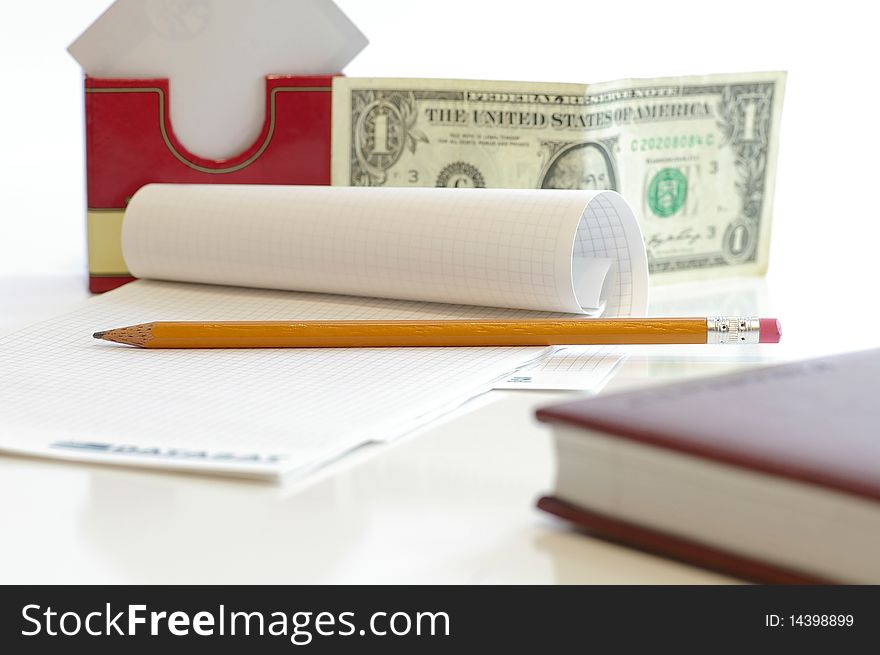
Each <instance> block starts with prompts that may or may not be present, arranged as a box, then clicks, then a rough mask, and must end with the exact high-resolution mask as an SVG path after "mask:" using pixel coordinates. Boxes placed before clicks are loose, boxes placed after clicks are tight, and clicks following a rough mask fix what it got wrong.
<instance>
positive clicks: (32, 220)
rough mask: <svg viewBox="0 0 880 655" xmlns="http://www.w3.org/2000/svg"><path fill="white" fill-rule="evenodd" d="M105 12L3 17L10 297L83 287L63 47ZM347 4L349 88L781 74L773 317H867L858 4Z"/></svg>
mask: <svg viewBox="0 0 880 655" xmlns="http://www.w3.org/2000/svg"><path fill="white" fill-rule="evenodd" d="M108 4H109V3H108V1H107V0H76V1H75V2H71V1H69V0H31V1H28V2H12V1H10V0H3V3H2V9H0V80H2V82H0V84H2V86H0V89H2V91H0V93H2V102H0V130H2V132H0V277H5V278H7V280H8V278H9V276H21V275H24V274H28V275H35V276H40V277H45V276H52V275H56V274H59V275H60V274H65V275H67V276H68V277H70V275H71V274H83V276H84V271H85V238H84V233H85V228H84V215H83V212H84V202H85V201H84V182H83V166H82V163H83V147H82V135H83V123H82V79H81V74H80V71H79V68H78V66H77V64H76V63H75V62H74V61H73V60H72V59H71V58H70V57H69V55H68V54H67V53H66V51H65V48H66V47H67V45H68V44H69V43H70V42H71V41H72V40H73V39H74V38H75V37H76V36H77V35H78V34H79V33H80V32H81V31H82V30H83V29H85V28H86V27H87V26H88V25H89V23H90V22H91V21H92V20H93V19H94V18H95V17H97V16H98V15H99V14H100V12H101V11H103V10H104V8H105V7H106V6H107V5H108ZM339 5H340V6H341V8H342V9H343V10H344V11H346V12H347V13H348V15H349V16H350V17H351V18H352V19H353V20H354V22H355V23H356V24H357V25H358V26H359V27H360V28H361V29H362V30H363V32H364V33H365V34H366V35H367V36H368V37H369V38H370V40H371V44H370V45H369V46H368V47H367V49H366V50H365V51H364V52H363V53H362V54H361V55H360V56H359V57H358V58H357V59H356V60H355V61H354V62H353V63H352V64H351V65H350V66H349V67H348V69H347V70H346V73H348V74H349V75H352V76H371V75H374V76H423V77H463V78H491V79H512V80H541V81H570V82H596V81H605V80H612V79H615V78H620V77H649V76H661V75H683V74H699V73H717V72H736V71H749V70H774V69H784V70H787V71H788V72H789V78H788V87H787V90H786V98H785V105H784V109H783V120H782V133H781V147H780V156H779V174H778V178H777V186H776V198H775V212H774V219H773V220H774V228H773V245H772V249H771V256H770V274H769V278H768V282H769V284H770V287H771V292H772V293H771V310H772V311H774V312H775V313H777V314H779V315H780V316H787V315H793V316H798V317H803V318H805V319H806V318H809V316H808V315H807V314H806V313H805V310H806V309H807V308H814V309H815V312H816V315H825V314H827V313H829V312H833V313H838V312H839V313H841V314H847V315H853V314H857V315H859V316H861V319H860V320H871V319H872V318H873V317H876V316H877V313H876V311H875V310H874V309H873V304H874V299H873V298H874V295H875V294H874V292H873V291H874V290H873V285H874V283H875V282H876V281H877V279H878V276H877V274H876V268H875V261H876V258H877V252H876V251H877V244H878V240H880V223H878V221H880V215H878V214H880V213H878V211H877V206H878V195H880V167H878V165H877V156H878V153H880V118H878V116H880V113H878V108H880V102H878V100H880V93H878V81H877V61H878V60H880V56H878V54H880V52H878V46H877V38H878V37H877V34H876V31H875V29H876V23H875V21H874V20H873V19H872V17H871V16H870V14H869V11H870V10H869V9H868V7H870V5H869V4H868V3H857V2H852V3H847V2H840V1H839V2H835V3H818V2H817V3H809V2H802V3H783V2H777V3H773V2H767V1H766V0H765V1H763V2H747V1H740V2H736V3H733V2H725V3H712V2H706V1H702V2H671V1H669V2H662V3H659V2H637V1H633V0H631V1H629V2H585V1H581V2H577V1H574V0H572V1H568V2H565V1H561V0H554V1H553V2H532V1H530V2H514V1H511V0H507V1H501V0H494V1H483V2H478V1H476V0H444V2H439V3H433V2H432V3H427V2H413V1H408V2H407V1H403V0H399V1H395V0H371V1H370V2H355V1H353V0H340V2H339ZM172 118H173V117H172ZM83 279H84V277H83ZM76 283H77V284H79V281H77V282H76ZM83 284H84V282H83ZM6 288H12V287H9V286H8V285H7V287H6ZM29 288H37V289H39V286H37V287H34V286H31V287H29ZM9 298H10V297H9V295H8V294H6V295H4V296H0V302H2V303H8V302H10V299H9ZM28 302H29V303H31V304H32V305H33V304H35V303H39V298H31V299H29V300H28ZM2 312H3V306H2V305H0V314H2ZM804 336H805V337H806V336H807V335H804ZM864 345H867V344H864Z"/></svg>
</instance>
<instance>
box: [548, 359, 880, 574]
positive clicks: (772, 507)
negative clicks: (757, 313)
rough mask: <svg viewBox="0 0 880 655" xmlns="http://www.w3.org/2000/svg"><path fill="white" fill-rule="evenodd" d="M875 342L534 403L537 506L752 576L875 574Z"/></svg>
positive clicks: (878, 449) (879, 496) (878, 475)
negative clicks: (545, 471)
mask: <svg viewBox="0 0 880 655" xmlns="http://www.w3.org/2000/svg"><path fill="white" fill-rule="evenodd" d="M878 379H880V350H871V351H866V352H858V353H852V354H846V355H839V356H835V357H829V358H823V359H816V360H808V361H804V362H798V363H793V364H786V365H782V366H775V367H769V368H761V369H755V370H750V371H747V372H743V373H736V374H732V375H726V376H721V377H717V378H703V379H699V380H694V381H690V382H683V383H680V384H675V385H668V386H662V387H656V388H648V389H644V390H637V391H633V392H627V393H620V394H616V395H609V396H605V397H598V398H594V399H586V400H582V401H578V402H574V403H569V404H563V405H559V406H556V407H550V408H547V409H542V410H540V411H539V412H538V418H539V419H541V420H543V421H548V422H550V423H551V424H552V426H553V432H554V436H555V443H556V452H557V461H558V472H557V481H556V489H555V491H554V492H553V495H552V496H548V497H546V498H543V499H541V501H540V503H539V506H540V507H541V508H542V509H545V510H547V511H549V512H551V513H553V514H557V515H559V516H562V517H563V518H566V519H568V520H571V521H574V522H575V523H578V524H580V525H582V526H583V527H585V528H587V529H588V530H590V531H593V532H595V533H597V534H599V535H601V536H605V537H607V538H610V539H612V540H614V541H620V542H623V543H628V544H630V545H634V546H636V547H638V548H642V549H646V550H650V551H653V552H656V553H659V554H662V555H666V556H669V557H673V558H677V559H682V560H685V561H689V562H692V563H695V564H698V565H701V566H706V567H709V568H713V569H716V570H719V571H722V572H726V573H729V574H732V575H736V576H740V577H744V578H747V579H751V580H756V581H761V582H776V583H782V582H828V581H832V582H847V583H872V584H877V583H878V582H880V559H878V557H877V553H878V552H880V468H878V462H880V427H878V424H880V422H878V416H880V415H878V412H877V402H876V397H875V396H876V393H875V389H876V382H877V380H878Z"/></svg>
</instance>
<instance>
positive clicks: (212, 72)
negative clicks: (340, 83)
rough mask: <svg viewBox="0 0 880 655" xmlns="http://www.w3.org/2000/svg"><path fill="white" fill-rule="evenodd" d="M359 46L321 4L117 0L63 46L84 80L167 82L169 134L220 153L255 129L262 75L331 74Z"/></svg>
mask: <svg viewBox="0 0 880 655" xmlns="http://www.w3.org/2000/svg"><path fill="white" fill-rule="evenodd" d="M366 45H367V39H366V37H365V36H364V35H363V34H362V33H361V32H360V31H359V30H358V29H357V27H356V26H355V25H354V23H352V22H351V21H350V20H349V19H348V18H347V17H346V16H345V14H343V13H342V12H341V11H340V10H339V8H338V7H337V6H336V5H335V4H334V3H333V2H331V1H330V0H249V1H248V2H242V1H241V0H189V1H188V2H173V1H170V0H117V1H116V2H115V3H114V4H113V5H112V6H111V7H110V8H109V9H108V10H107V11H106V12H104V14H102V15H101V16H100V17H99V18H98V19H97V20H96V21H95V22H94V23H93V24H92V25H91V26H90V27H89V28H88V29H87V30H86V31H85V32H83V33H82V34H81V35H80V37H79V38H78V39H77V40H76V41H74V42H73V44H72V45H71V46H70V47H69V48H68V52H70V54H71V55H73V57H74V59H76V60H77V61H78V62H79V64H80V65H81V66H82V68H83V70H84V71H85V72H86V73H87V74H88V75H90V76H92V77H104V78H107V77H111V78H157V77H161V78H168V79H169V80H170V82H169V83H170V95H169V102H170V107H171V117H170V118H171V124H172V127H173V129H174V133H175V135H176V136H177V138H178V139H179V140H180V141H181V143H182V144H183V145H184V146H185V147H186V148H187V149H189V150H190V151H191V152H192V153H193V154H195V155H197V156H200V157H206V158H208V159H225V158H229V157H234V156H235V155H238V154H239V153H241V152H242V151H244V150H245V149H247V148H248V146H250V145H251V144H252V143H253V142H254V141H255V140H256V139H257V137H258V136H259V134H260V130H261V129H262V127H263V121H264V119H265V105H266V91H265V80H264V78H265V76H266V75H271V74H279V75H321V74H332V73H338V72H340V71H341V70H342V69H343V68H345V66H346V65H348V63H349V62H350V61H351V60H352V59H354V57H355V56H356V55H357V54H358V53H359V52H360V51H361V50H363V48H364V47H365V46H366Z"/></svg>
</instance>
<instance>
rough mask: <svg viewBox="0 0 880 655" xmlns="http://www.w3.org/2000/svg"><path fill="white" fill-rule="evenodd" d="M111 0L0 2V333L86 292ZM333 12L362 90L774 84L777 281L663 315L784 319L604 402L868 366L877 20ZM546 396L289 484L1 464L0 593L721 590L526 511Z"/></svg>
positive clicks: (760, 11)
mask: <svg viewBox="0 0 880 655" xmlns="http://www.w3.org/2000/svg"><path fill="white" fill-rule="evenodd" d="M242 1H244V0H242ZM107 4H108V0H54V1H50V0H27V1H24V0H22V1H19V2H14V1H12V0H0V89H2V90H0V93H2V97H0V99H2V102H0V334H2V333H3V332H4V331H5V329H8V328H12V327H14V325H15V324H23V323H24V322H27V321H29V320H34V319H36V318H39V317H41V316H47V315H48V314H49V313H52V312H53V311H56V310H58V309H60V307H53V306H52V305H53V303H57V304H63V303H70V302H74V301H75V300H76V299H77V298H78V297H84V296H85V291H84V289H85V266H86V265H85V243H84V232H85V228H84V193H83V190H84V183H83V174H82V161H83V154H82V133H83V125H82V111H81V107H82V79H81V76H80V71H79V69H78V67H77V65H76V63H75V62H74V61H73V60H72V59H70V58H69V56H68V55H67V53H66V52H65V48H66V46H67V45H68V44H69V42H70V41H72V40H73V39H74V38H75V37H76V36H77V35H78V34H79V33H80V32H81V31H82V30H83V29H84V28H85V27H86V26H87V25H88V24H89V23H90V21H91V20H93V19H94V18H95V17H96V16H98V14H99V13H100V12H101V11H102V10H103V9H104V8H105V6H106V5H107ZM340 5H341V7H342V8H343V9H344V10H345V11H346V12H348V14H349V16H350V17H351V18H352V19H353V20H354V21H355V22H356V23H357V24H358V25H359V26H360V27H361V29H362V30H363V31H364V32H365V33H366V34H367V36H368V37H369V38H370V39H371V41H372V44H371V45H370V46H368V48H367V49H366V50H365V51H364V52H363V53H362V55H361V56H360V57H358V59H357V60H356V61H355V62H354V63H353V64H352V65H351V66H350V67H349V68H348V70H347V71H346V72H347V73H348V74H349V75H353V76H370V75H375V76H425V77H427V76H433V77H472V78H495V79H513V80H546V81H573V82H592V81H603V80H612V79H615V78H621V77H649V76H661V75H684V74H699V73H718V72H736V71H748V70H774V69H785V70H788V72H789V78H788V87H787V90H786V99H785V107H784V110H783V120H782V135H781V147H780V157H779V174H778V178H777V188H776V202H775V206H776V211H775V215H774V229H773V245H772V248H771V253H770V273H769V276H768V278H767V280H766V283H764V282H762V281H753V282H752V283H749V284H746V286H745V287H743V288H739V287H737V286H736V284H735V283H724V282H712V283H706V284H704V285H703V286H700V287H699V288H696V287H694V288H692V289H691V290H690V291H688V290H681V289H679V290H678V291H676V290H675V289H671V288H670V287H667V288H666V289H665V290H658V293H656V294H655V300H656V303H655V305H654V307H655V309H656V310H657V311H668V312H669V313H680V312H683V311H687V312H689V313H694V314H696V313H699V312H703V311H705V312H707V313H711V312H712V311H713V308H714V311H719V310H722V309H723V308H726V307H728V306H736V303H737V302H739V301H737V300H736V298H738V297H741V298H744V299H746V300H745V301H743V302H744V305H743V307H744V308H745V309H748V310H752V309H753V308H754V309H761V310H767V311H770V312H772V313H774V314H776V315H778V316H779V317H780V318H781V319H782V320H783V323H784V326H785V330H784V331H785V336H784V337H783V344H780V346H755V347H754V348H756V349H760V350H747V349H743V350H742V355H738V354H737V353H738V352H739V349H736V348H734V349H732V350H724V348H723V347H719V348H718V349H711V348H708V347H699V352H698V353H697V352H693V353H691V352H690V351H687V352H683V351H679V350H675V349H674V348H673V347H670V348H668V349H667V348H663V349H662V350H652V349H650V348H647V347H646V348H643V349H641V350H638V349H637V350H636V352H635V353H634V354H633V355H631V357H630V358H629V359H628V360H627V361H626V362H625V363H624V365H623V366H622V367H621V369H620V370H619V371H618V372H617V373H616V375H615V376H614V378H613V380H612V381H611V383H610V384H609V389H610V390H613V389H615V388H625V387H626V386H628V385H632V384H644V383H645V382H646V381H648V380H649V379H652V380H654V381H655V382H662V381H666V380H670V379H678V378H680V377H683V376H689V375H694V374H700V375H704V374H709V373H714V372H721V371H723V370H729V368H730V367H731V366H742V365H753V364H755V363H758V362H760V361H763V360H764V358H765V357H776V356H777V353H786V354H785V355H784V356H785V357H791V356H804V355H811V354H821V353H823V352H830V351H833V350H847V349H852V348H857V347H865V346H870V345H874V346H876V345H877V342H878V339H877V331H876V328H875V327H874V324H875V323H876V322H877V319H878V318H880V312H878V309H877V301H876V297H877V289H876V283H877V281H878V275H877V273H876V266H877V259H878V252H877V248H878V240H880V227H878V224H880V216H878V211H877V205H878V196H880V167H878V165H877V153H880V136H878V129H880V128H878V122H880V120H878V116H880V111H878V108H880V103H878V99H880V98H878V91H877V88H878V82H877V61H878V59H880V57H878V46H877V41H878V36H877V34H876V22H875V21H874V20H873V16H871V15H869V13H868V11H869V10H868V9H865V8H863V7H870V5H869V4H868V3H855V2H852V3H846V2H841V1H838V2H834V3H827V2H826V3H822V4H819V3H806V2H801V3H793V2H792V3H783V2H777V3H773V2H769V1H767V0H764V1H763V2H746V1H742V0H741V1H738V2H725V3H717V4H713V3H711V2H707V1H705V0H704V1H703V2H688V3H684V2H680V3H676V2H672V1H671V0H667V1H665V2H657V1H656V0H653V1H652V2H637V1H636V0H629V1H627V2H608V1H606V2H575V1H570V2H563V1H561V0H550V1H544V2H536V1H534V0H531V1H529V2H522V3H520V2H513V1H510V0H508V1H506V2H502V1H493V2H478V1H477V0H469V1H464V0H444V1H443V2H430V3H428V2H416V1H413V0H410V1H409V2H404V1H395V2H392V1H380V0H370V1H369V2H365V1H361V2H355V1H354V0H348V1H345V0H340ZM172 119H173V117H172ZM743 284H745V283H743ZM664 293H666V296H667V299H666V302H665V304H664V301H663V295H664ZM738 293H740V294H741V295H739V296H738V295H737V294H738ZM750 299H752V300H750ZM847 325H849V326H852V327H853V328H854V329H852V330H850V329H846V326H847ZM841 326H843V327H844V330H841V329H840V328H841ZM771 353H772V354H771ZM0 374H2V371H0ZM559 396H560V395H559V394H558V393H557V394H541V393H535V392H527V393H526V392H492V393H491V394H488V395H487V396H485V397H484V398H483V399H482V400H481V402H484V403H485V407H478V408H477V409H472V411H470V412H467V413H464V414H463V415H461V416H458V417H457V418H453V419H449V420H448V421H447V422H445V423H440V424H437V425H435V426H433V427H431V428H429V429H427V430H426V431H425V432H423V433H422V434H420V435H419V436H418V438H413V439H408V440H406V441H405V442H402V443H400V444H396V445H395V446H394V447H392V448H388V449H382V450H381V451H380V452H381V453H382V456H381V457H379V456H375V457H374V456H371V453H372V451H369V452H366V453H364V454H363V456H361V457H360V458H358V457H350V458H343V459H342V460H340V462H338V463H337V465H335V466H331V467H328V468H327V469H323V470H322V471H321V472H320V473H319V474H318V476H317V477H315V478H311V479H310V480H309V483H308V485H306V486H303V487H295V486H294V487H290V488H286V487H279V488H276V487H274V486H267V485H251V484H244V483H233V482H231V481H228V480H214V479H210V478H199V477H192V476H174V475H160V474H153V473H144V472H136V471H130V470H125V469H117V468H112V467H100V466H85V465H72V464H65V463H57V462H49V461H43V460H38V459H26V458H14V457H0V497H3V498H19V499H21V498H24V499H27V502H7V503H3V504H2V505H0V525H4V526H10V530H9V531H10V533H11V534H13V535H14V538H12V539H5V540H3V543H2V546H0V579H3V580H4V581H6V582H10V583H11V582H18V583H27V584H34V583H38V582H42V583H45V582H54V583H60V582H67V583H85V582H88V583H99V582H117V583H118V582H132V583H145V582H153V583H161V582H166V583H175V582H176V583H187V582H189V583H192V582H203V583H224V582H225V583H239V582H241V583H261V582H262V583H269V582H272V583H283V582H299V583H304V582H408V583H419V582H554V581H555V582H581V583H595V582H599V583H615V582H616V583H620V582H640V583H648V582H666V583H669V582H704V581H717V580H718V579H719V578H718V577H717V576H711V575H709V574H708V573H705V572H701V571H699V570H696V569H692V568H689V567H685V566H683V565H679V564H674V563H672V562H669V561H665V560H661V559H659V558H654V557H649V556H647V555H643V554H641V553H638V552H636V551H631V550H628V549H624V548H619V547H616V546H613V545H610V544H607V543H603V542H600V541H597V540H594V539H587V538H585V537H583V536H582V535H579V534H576V533H572V532H569V531H568V530H566V529H564V528H563V527H561V526H560V524H558V523H553V522H551V521H550V520H549V519H548V518H547V517H546V516H541V515H539V514H540V513H539V512H538V511H537V510H535V509H534V500H535V498H536V497H537V495H539V494H541V493H544V492H546V491H547V490H548V489H550V488H551V484H552V476H553V458H552V448H551V446H550V441H549V436H548V435H547V433H546V430H542V429H541V428H539V426H537V425H536V424H535V423H534V421H533V420H532V415H533V411H534V408H535V407H537V406H540V405H547V404H550V403H551V402H557V401H559V400H560V399H561V398H560V397H559ZM829 436H834V435H829ZM169 544H170V545H171V547H169Z"/></svg>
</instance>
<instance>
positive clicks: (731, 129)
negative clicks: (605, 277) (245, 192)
mask: <svg viewBox="0 0 880 655" xmlns="http://www.w3.org/2000/svg"><path fill="white" fill-rule="evenodd" d="M784 85H785V73H782V72H774V73H743V74H725V75H710V76H703V77H669V78H658V79H642V80H621V81H617V82H608V83H603V84H590V85H584V84H544V83H523V82H488V81H465V80H428V79H381V78H345V77H340V78H336V79H335V80H334V84H333V184H336V185H372V186H447V187H499V188H543V189H613V190H615V191H618V192H619V193H621V194H622V195H623V196H624V197H625V198H626V199H627V201H628V202H629V203H630V205H631V206H632V207H633V209H634V210H635V212H636V214H637V215H638V217H639V221H640V224H641V227H642V233H643V235H644V239H645V247H646V249H647V253H648V263H649V266H650V271H651V273H652V277H653V278H654V279H659V280H666V281H678V280H685V279H703V278H707V277H715V276H724V275H755V274H762V273H764V271H765V270H766V268H767V253H768V248H769V236H770V220H771V215H772V204H773V183H774V178H775V172H776V156H777V143H778V138H779V121H780V115H781V111H782V97H783V91H784Z"/></svg>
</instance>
